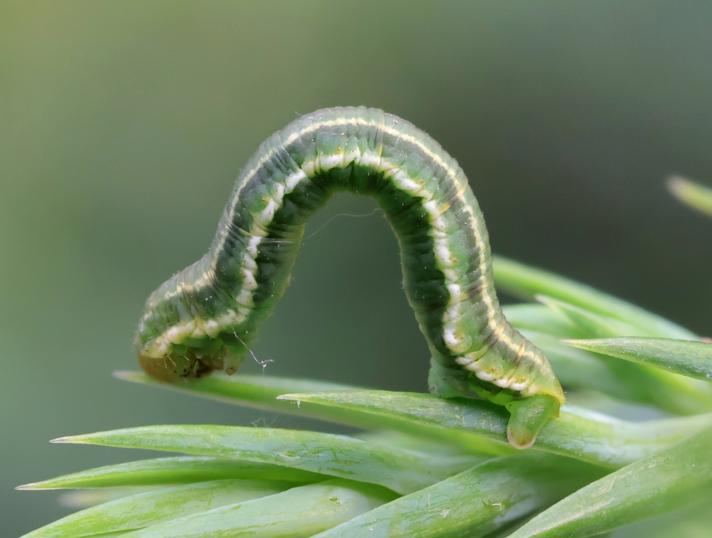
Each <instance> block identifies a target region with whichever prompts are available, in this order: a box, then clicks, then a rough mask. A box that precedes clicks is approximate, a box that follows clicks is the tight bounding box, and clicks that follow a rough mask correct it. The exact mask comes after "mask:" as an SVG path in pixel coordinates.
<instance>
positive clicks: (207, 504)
mask: <svg viewBox="0 0 712 538" xmlns="http://www.w3.org/2000/svg"><path fill="white" fill-rule="evenodd" d="M288 487H289V484H286V483H280V482H271V481H266V480H263V481H259V480H217V481H213V482H200V483H196V484H188V485H183V486H177V487H172V488H162V489H159V490H157V491H151V492H147V493H139V494H137V495H130V496H128V497H123V498H121V499H117V500H114V501H111V502H107V503H104V504H100V505H98V506H94V507H92V508H87V509H85V510H82V511H80V512H76V513H74V514H71V515H69V516H67V517H65V518H62V519H60V520H58V521H55V522H54V523H50V524H49V525H47V526H45V527H41V528H39V529H37V530H35V531H33V532H31V533H29V534H26V535H25V536H24V538H62V537H65V536H72V537H73V538H85V537H91V536H100V535H103V534H106V533H116V532H128V531H133V530H136V529H142V528H144V527H147V526H149V525H153V524H156V523H160V522H162V521H168V520H171V519H175V518H176V516H177V515H181V516H183V515H187V514H194V513H200V512H205V511H207V510H212V509H213V508H217V507H219V506H225V505H228V504H234V503H237V502H240V501H246V500H250V499H256V498H259V497H264V496H266V495H273V494H275V493H279V492H280V491H283V490H285V489H287V488H288Z"/></svg>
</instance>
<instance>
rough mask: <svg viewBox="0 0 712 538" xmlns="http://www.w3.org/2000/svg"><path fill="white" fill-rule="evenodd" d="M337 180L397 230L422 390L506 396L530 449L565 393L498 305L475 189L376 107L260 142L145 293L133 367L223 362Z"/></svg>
mask: <svg viewBox="0 0 712 538" xmlns="http://www.w3.org/2000/svg"><path fill="white" fill-rule="evenodd" d="M339 190H347V191H351V192H354V193H358V194H366V195H370V196H373V197H374V198H375V199H376V201H377V202H378V204H379V205H380V207H381V208H382V209H383V211H384V213H385V214H386V216H387V218H388V221H389V222H390V224H391V226H392V227H393V229H394V231H395V233H396V235H397V237H398V241H399V244H400V248H401V259H402V266H403V273H404V287H405V290H406V294H407V296H408V300H409V303H410V305H411V306H412V308H413V310H414V311H415V315H416V318H417V320H418V324H419V326H420V329H421V331H422V333H423V335H424V336H425V339H426V340H427V343H428V346H429V348H430V352H431V355H432V357H431V369H430V376H429V384H430V389H431V391H433V392H435V393H436V394H439V395H441V396H443V397H451V396H465V397H468V396H469V397H476V398H485V399H487V400H490V401H492V402H494V403H497V404H500V405H504V406H505V407H506V408H507V409H508V410H509V412H510V414H511V416H510V419H509V425H508V428H507V436H508V439H509V441H510V443H511V444H513V445H514V446H517V447H520V448H523V447H528V446H530V445H531V444H532V443H533V442H534V440H535V438H536V435H537V434H538V432H539V431H540V430H541V428H542V427H543V426H544V425H545V424H546V423H547V422H548V421H549V420H550V419H552V418H554V417H556V416H558V412H559V407H560V405H561V404H562V403H563V401H564V395H563V391H562V389H561V386H560V384H559V381H558V379H557V378H556V375H555V374H554V372H553V370H552V369H551V366H550V365H549V362H548V361H547V359H546V358H545V357H544V356H543V354H542V353H541V352H540V351H539V349H537V348H536V347H535V346H534V345H533V344H532V343H531V342H529V341H528V340H526V339H525V338H524V337H523V336H521V335H520V334H519V333H518V332H517V331H516V330H515V329H513V328H512V326H511V325H510V324H509V323H508V322H507V320H506V319H505V318H504V315H503V314H502V310H501V309H500V306H499V302H498V300H497V295H496V293H495V289H494V284H493V281H492V265H491V253H490V246H489V240H488V235H487V229H486V227H485V221H484V219H483V217H482V213H481V211H480V208H479V206H478V204H477V200H476V199H475V197H474V195H473V193H472V190H471V189H470V186H469V183H468V181H467V178H466V177H465V174H464V172H463V171H462V169H461V168H460V167H459V166H458V164H457V163H456V162H455V160H454V159H453V158H452V157H450V155H448V154H447V153H446V152H445V151H444V150H443V149H442V148H441V147H440V145H439V144H438V143H437V142H435V141H434V140H433V139H432V138H431V137H430V136H428V135H427V134H426V133H424V132H423V131H421V130H419V129H417V128H416V127H414V126H413V125H411V124H410V123H408V122H406V121H404V120H402V119H400V118H398V117H396V116H394V115H391V114H386V113H384V112H383V111H381V110H377V109H371V108H361V107H358V108H329V109H324V110H319V111H317V112H314V113H312V114H308V115H306V116H303V117H301V118H300V119H297V120H296V121H294V122H292V123H290V124H289V125H287V127H285V128H284V129H283V130H281V131H278V132H277V133H275V134H274V135H272V136H271V137H270V138H268V139H267V140H266V141H265V142H264V143H263V144H262V145H261V146H260V148H259V149H258V150H257V153H256V154H255V155H254V156H253V157H252V159H250V161H249V162H248V163H247V165H246V167H245V168H244V170H243V171H242V173H241V174H240V176H239V178H238V179H237V182H236V185H235V188H234V190H233V193H232V195H231V196H230V199H229V201H228V204H227V207H226V208H225V211H224V213H223V216H222V219H221V220H220V224H219V226H218V230H217V233H216V235H215V238H214V240H213V243H212V245H211V246H210V250H209V251H208V253H207V254H206V255H205V256H203V257H202V258H201V259H199V260H198V261H197V262H195V263H194V264H193V265H191V266H189V267H187V268H186V269H184V270H183V271H181V272H179V273H177V274H175V275H174V276H173V277H172V278H171V279H169V280H168V281H167V282H165V283H164V284H163V285H161V286H160V287H159V288H158V289H157V290H156V291H155V292H153V294H151V296H150V297H149V298H148V301H147V302H146V309H145V313H144V315H143V317H142V319H141V322H140V324H139V328H138V334H137V337H136V341H137V348H138V354H139V359H140V362H141V365H142V366H143V368H144V369H145V370H146V371H147V372H148V373H149V374H151V375H153V376H155V377H157V378H160V379H163V380H175V379H177V378H182V377H197V376H200V375H203V374H205V373H207V372H210V371H212V370H216V369H225V370H226V371H227V372H230V373H232V372H234V371H235V370H236V369H237V367H238V366H239V364H240V361H241V360H242V358H243V357H244V356H245V354H246V351H247V345H248V343H249V342H250V341H251V340H252V338H253V336H254V335H255V332H256V330H257V328H258V326H259V323H260V322H261V321H262V320H263V319H264V318H265V317H266V316H267V315H268V314H269V313H270V312H271V311H272V309H273V308H274V306H275V303H276V302H277V301H278V300H279V298H280V297H281V296H282V294H283V293H284V291H285V288H286V287H287V282H288V280H289V274H290V272H291V270H292V266H293V264H294V261H295V258H296V255H297V251H298V248H299V244H300V241H301V239H302V237H303V234H304V225H305V221H306V220H307V218H308V217H309V215H310V214H311V213H312V212H314V210H316V209H317V208H318V207H320V206H321V205H322V204H324V202H325V201H326V200H327V199H328V198H329V196H330V195H331V194H332V193H333V192H334V191H339Z"/></svg>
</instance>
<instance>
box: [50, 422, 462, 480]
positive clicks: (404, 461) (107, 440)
mask: <svg viewBox="0 0 712 538" xmlns="http://www.w3.org/2000/svg"><path fill="white" fill-rule="evenodd" d="M57 442H62V443H74V444H90V445H101V446H112V447H121V448H140V449H146V450H165V451H171V452H180V453H184V454H190V455H199V456H214V457H221V458H226V457H231V458H236V459H240V460H244V461H251V462H256V463H267V464H273V465H280V466H283V467H292V468H294V469H300V470H303V471H310V472H314V473H320V474H324V475H330V476H335V477H340V478H348V479H352V480H358V481H363V482H370V483H373V484H380V485H382V486H385V487H387V488H390V489H392V490H394V491H397V492H399V493H404V492H409V491H413V490H415V489H419V488H421V487H423V486H424V485H429V484H432V483H433V482H436V481H438V480H440V479H442V478H444V477H445V476H449V475H451V474H454V473H455V472H458V471H460V470H462V469H463V468H466V467H467V466H468V464H470V465H471V460H470V461H468V459H467V458H463V457H453V458H439V459H438V460H437V461H436V462H434V461H432V458H429V457H428V456H427V455H426V454H421V453H416V452H412V451H409V450H404V449H396V448H393V447H384V446H382V445H378V444H376V443H369V442H366V441H363V440H360V439H356V438H353V437H348V436H345V435H333V434H327V433H319V432H310V431H298V430H286V429H277V428H246V427H238V426H217V425H179V426H145V427H139V428H128V429H124V430H112V431H107V432H98V433H92V434H86V435H77V436H72V437H65V438H61V439H58V440H57Z"/></svg>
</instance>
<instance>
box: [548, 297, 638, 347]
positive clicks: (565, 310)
mask: <svg viewBox="0 0 712 538" xmlns="http://www.w3.org/2000/svg"><path fill="white" fill-rule="evenodd" d="M536 299H537V301H539V302H540V303H542V304H543V305H545V306H547V307H549V308H551V309H552V310H553V311H555V312H560V313H561V314H562V315H564V316H566V317H567V318H568V319H569V321H570V322H571V323H572V324H573V325H574V326H575V327H576V331H577V332H578V333H579V334H583V335H586V338H599V337H605V336H629V335H635V334H637V333H638V332H639V329H637V328H636V327H633V326H631V325H629V324H628V323H626V322H624V321H621V320H619V319H615V318H611V317H609V316H604V315H602V314H597V313H595V312H591V311H590V310H586V309H585V308H581V307H580V306H576V305H572V304H570V303H567V302H565V301H560V300H559V299H554V298H553V297H549V296H547V295H537V296H536Z"/></svg>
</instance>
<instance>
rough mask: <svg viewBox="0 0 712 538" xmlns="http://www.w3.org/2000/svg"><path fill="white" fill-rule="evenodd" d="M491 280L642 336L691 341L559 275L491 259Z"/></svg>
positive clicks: (668, 324) (673, 327) (681, 331)
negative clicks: (619, 324)
mask: <svg viewBox="0 0 712 538" xmlns="http://www.w3.org/2000/svg"><path fill="white" fill-rule="evenodd" d="M494 278H495V281H496V284H497V286H498V287H500V288H502V289H503V290H505V291H507V292H510V293H512V294H514V295H518V296H521V297H525V298H528V299H531V298H533V297H534V296H535V295H548V296H549V297H552V298H554V299H558V300H560V301H564V302H566V303H569V304H572V305H575V306H579V307H581V308H584V309H586V310H589V311H591V312H594V313H597V314H601V315H604V316H609V317H611V318H615V319H619V320H622V321H625V322H626V323H628V324H630V325H634V326H635V327H637V328H638V329H639V330H640V334H642V335H645V336H661V337H668V338H694V334H693V333H691V332H690V331H688V330H687V329H685V328H684V327H681V326H679V325H677V324H676V323H673V322H672V321H669V320H667V319H665V318H663V317H660V316H658V315H656V314H653V313H651V312H648V311H646V310H644V309H642V308H640V307H638V306H635V305H633V304H631V303H629V302H627V301H624V300H622V299H619V298H617V297H614V296H612V295H609V294H607V293H603V292H601V291H599V290H597V289H595V288H592V287H590V286H587V285H585V284H580V283H578V282H575V281H573V280H570V279H568V278H565V277H562V276H560V275H557V274H554V273H550V272H548V271H544V270H542V269H536V268H533V267H529V266H527V265H524V264H522V263H519V262H516V261H514V260H510V259H508V258H504V257H502V256H495V259H494Z"/></svg>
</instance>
